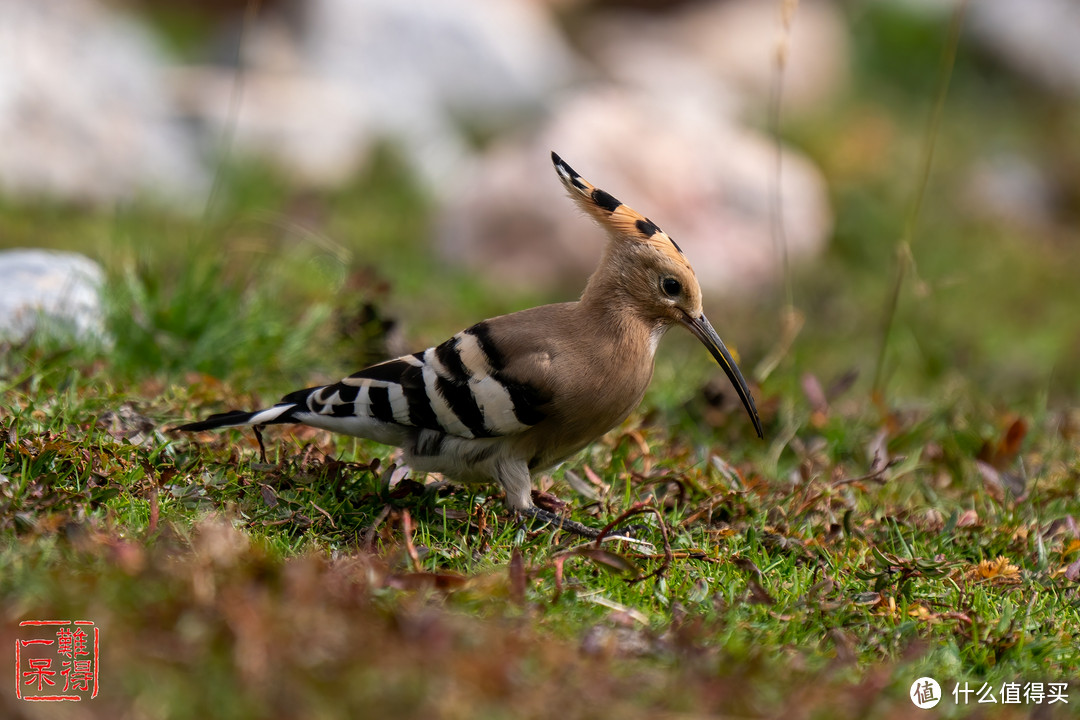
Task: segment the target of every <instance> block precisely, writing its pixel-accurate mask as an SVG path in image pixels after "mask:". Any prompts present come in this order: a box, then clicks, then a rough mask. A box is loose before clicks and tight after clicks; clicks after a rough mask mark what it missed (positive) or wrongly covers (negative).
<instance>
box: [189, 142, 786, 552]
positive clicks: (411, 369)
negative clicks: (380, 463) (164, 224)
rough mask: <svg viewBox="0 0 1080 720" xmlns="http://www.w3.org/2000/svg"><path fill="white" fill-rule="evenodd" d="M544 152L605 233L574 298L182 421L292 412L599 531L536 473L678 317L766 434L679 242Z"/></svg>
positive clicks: (583, 441)
mask: <svg viewBox="0 0 1080 720" xmlns="http://www.w3.org/2000/svg"><path fill="white" fill-rule="evenodd" d="M551 159H552V162H553V163H554V164H555V170H556V172H557V173H558V176H559V179H560V180H561V181H562V184H563V185H564V186H565V187H566V189H567V191H568V192H569V193H570V196H571V197H572V198H573V199H574V200H575V201H576V202H577V204H578V206H580V207H581V208H582V209H584V210H585V211H586V212H587V213H588V214H589V215H591V216H592V217H593V218H595V219H596V220H597V221H599V223H600V225H602V226H603V227H604V228H605V229H606V230H607V232H608V235H609V240H608V243H607V246H606V248H605V249H604V253H603V257H602V259H601V261H600V265H599V267H598V268H597V269H596V271H595V272H594V273H593V274H592V276H591V277H590V278H589V281H588V283H587V284H586V286H585V291H584V292H583V293H582V295H581V299H580V300H578V301H577V302H566V303H558V304H553V305H543V306H540V307H534V308H531V309H529V310H522V311H520V312H515V313H510V314H509V315H501V316H499V317H495V318H491V319H490V320H484V321H482V322H479V323H477V324H476V325H473V326H472V327H470V328H468V329H467V330H463V331H461V332H459V333H458V334H457V335H454V336H453V337H452V338H450V339H449V340H447V341H446V342H444V343H442V344H441V345H437V346H436V347H432V348H428V349H427V350H423V351H421V352H417V353H414V354H412V355H405V356H403V357H399V358H396V359H393V360H387V361H385V362H381V363H378V364H376V365H372V366H371V367H368V368H366V369H364V370H361V371H360V372H358V373H355V374H353V375H350V376H349V377H347V378H345V379H344V380H342V381H340V382H338V383H334V384H332V385H323V386H320V387H313V388H307V389H305V390H297V391H296V392H292V393H289V394H288V395H286V396H285V397H283V398H282V399H281V400H280V401H279V402H278V403H277V404H276V405H274V406H273V407H270V408H267V409H265V410H258V411H255V412H243V411H236V410H234V411H231V412H226V413H221V414H218V415H212V416H210V417H209V418H207V419H206V420H203V421H201V422H194V423H190V424H187V425H183V426H181V427H179V428H177V429H178V430H184V431H203V430H209V429H213V428H227V427H241V426H254V428H255V429H256V431H258V429H259V428H260V427H262V426H264V425H275V424H280V423H300V424H304V425H310V426H313V427H317V428H323V429H326V430H330V431H333V432H337V433H343V434H346V435H354V436H357V437H362V438H368V439H370V440H375V441H377V442H380V443H385V444H387V445H396V446H399V447H401V448H402V449H403V451H404V459H405V462H406V464H407V465H408V466H409V467H411V468H412V469H413V470H416V471H418V472H437V473H441V474H442V475H444V476H445V477H447V478H450V479H453V480H456V481H459V482H464V483H476V482H483V483H496V484H498V485H499V486H500V487H501V488H502V489H503V491H504V492H505V493H506V503H507V505H508V506H509V507H510V508H511V509H512V510H515V511H517V512H520V513H522V514H524V515H526V516H531V517H534V518H537V519H539V520H542V521H546V522H551V523H553V524H554V525H556V526H559V527H562V528H564V529H567V530H572V531H574V532H576V533H578V534H581V535H585V536H587V537H596V536H597V535H598V532H597V531H596V530H595V529H593V528H590V527H588V526H586V525H583V524H581V523H577V522H574V521H571V520H568V519H565V518H563V517H561V516H558V515H555V514H554V513H551V512H548V511H546V510H543V509H541V508H538V507H536V506H535V505H534V504H533V502H532V473H534V472H538V471H541V470H544V469H547V468H550V467H552V466H554V465H556V464H558V463H560V462H562V461H563V460H566V459H567V458H569V457H570V456H572V455H574V454H575V453H577V452H578V451H580V450H582V449H583V448H584V447H585V446H586V445H588V444H589V443H591V442H593V441H594V440H596V439H597V438H599V437H600V436H602V435H603V434H604V433H606V432H607V431H609V430H611V429H612V428H614V427H616V426H617V425H619V424H620V423H622V421H623V420H625V419H626V417H627V416H628V415H629V414H630V413H631V412H632V411H633V410H634V408H636V407H637V405H638V403H640V402H641V399H642V397H643V396H644V394H645V389H646V388H647V387H648V385H649V381H650V380H651V379H652V374H653V356H654V355H655V353H656V347H657V344H658V343H659V341H660V338H661V337H663V335H664V333H665V332H667V330H668V329H669V328H672V327H674V326H676V325H682V326H683V327H685V328H687V329H688V330H689V331H690V332H691V333H693V334H694V336H696V337H697V338H698V340H700V341H701V342H702V343H703V344H704V345H705V347H706V348H708V350H709V352H710V353H711V354H712V356H713V357H714V358H715V359H716V361H717V363H719V365H720V367H721V368H723V370H724V372H725V373H726V374H727V376H728V378H729V379H730V381H731V383H732V385H733V386H734V387H735V391H736V392H737V393H738V395H739V399H740V400H741V401H742V404H743V406H744V407H745V408H746V411H747V413H749V415H750V419H751V421H752V422H753V424H754V429H755V430H756V431H757V435H758V437H764V436H763V433H762V428H761V420H760V419H759V418H758V413H757V408H756V407H755V405H754V399H753V397H752V396H751V395H750V391H749V389H748V388H747V386H746V381H745V380H744V379H743V376H742V373H741V372H740V370H739V367H738V365H736V363H735V361H734V359H733V358H732V357H731V353H729V352H728V349H727V348H726V347H725V346H724V343H723V342H722V341H721V340H720V337H719V336H718V335H717V334H716V331H715V330H714V329H713V326H712V325H711V324H710V323H709V321H708V320H707V319H706V318H705V315H704V313H703V312H702V307H701V288H700V286H699V285H698V282H697V278H696V277H695V275H694V270H693V268H692V267H691V266H690V263H689V261H688V260H687V259H686V256H685V255H683V253H682V250H681V249H680V248H679V246H678V245H677V244H676V243H675V241H674V240H672V239H671V238H670V237H668V235H667V234H666V233H664V232H663V231H661V230H660V228H659V227H657V226H656V224H655V223H653V222H652V221H651V220H649V219H648V218H646V217H645V216H643V215H641V214H639V213H637V212H636V211H634V210H632V209H630V208H629V207H627V206H626V205H624V204H622V203H621V202H619V201H618V200H616V199H615V198H614V197H613V196H611V195H610V194H608V193H606V192H604V191H603V190H601V189H599V188H596V187H594V186H593V185H592V184H590V183H589V182H587V181H586V180H585V179H584V178H582V177H581V176H580V175H578V174H577V173H576V172H574V170H573V168H571V167H570V166H569V165H567V164H566V163H565V162H563V160H562V158H560V157H559V156H558V155H557V154H555V153H554V152H553V153H552V154H551ZM260 444H261V443H260Z"/></svg>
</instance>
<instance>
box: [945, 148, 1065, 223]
mask: <svg viewBox="0 0 1080 720" xmlns="http://www.w3.org/2000/svg"><path fill="white" fill-rule="evenodd" d="M962 187H963V196H962V199H963V200H964V204H965V205H966V207H967V209H968V210H969V211H970V212H972V213H973V214H975V215H979V216H982V217H985V218H989V219H993V220H999V221H1004V222H1007V223H1010V224H1013V225H1018V226H1022V227H1029V228H1049V227H1053V226H1054V225H1055V224H1056V222H1057V219H1058V218H1057V216H1058V214H1059V213H1058V195H1059V192H1058V189H1057V188H1056V187H1055V185H1054V183H1053V181H1052V180H1051V179H1050V178H1049V177H1048V175H1047V173H1046V172H1045V171H1044V170H1043V169H1042V168H1040V167H1039V166H1037V165H1036V164H1035V163H1033V162H1032V161H1031V160H1030V159H1029V158H1025V157H1023V156H1021V155H996V156H991V157H988V158H985V159H983V160H981V161H980V162H978V163H977V164H976V165H975V166H974V167H972V169H971V170H970V172H969V173H968V176H967V178H966V180H965V182H964V183H963V184H962Z"/></svg>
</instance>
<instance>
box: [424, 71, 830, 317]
mask: <svg viewBox="0 0 1080 720" xmlns="http://www.w3.org/2000/svg"><path fill="white" fill-rule="evenodd" d="M551 150H555V151H556V152H558V153H559V154H560V155H562V157H563V158H564V159H565V160H566V161H567V162H568V163H570V165H572V166H573V167H574V168H575V169H576V170H577V171H578V172H580V173H581V174H582V175H583V176H584V177H585V178H586V179H588V180H590V181H591V182H593V183H594V184H596V185H597V186H598V187H601V188H604V189H605V190H607V191H609V192H611V193H612V194H614V195H615V196H616V197H618V198H619V199H621V200H623V201H624V202H626V203H627V204H628V205H630V206H631V207H633V208H635V209H637V210H639V211H640V212H642V213H644V214H646V215H648V216H649V217H650V218H651V219H653V220H654V221H656V222H657V224H659V226H660V227H661V228H663V229H664V230H665V231H666V232H667V233H668V234H669V235H671V236H672V237H674V238H675V239H676V240H677V241H678V242H679V244H680V246H681V247H682V248H683V250H685V252H686V254H687V256H688V257H689V258H690V260H691V262H693V264H694V267H695V269H696V271H697V274H698V278H699V280H700V282H701V284H702V286H703V287H704V288H705V289H706V293H707V294H710V295H712V296H713V297H716V296H717V295H723V294H728V295H730V294H733V293H738V292H747V291H755V290H758V291H760V290H761V289H762V288H763V287H764V286H767V285H768V284H770V283H772V282H775V281H776V280H777V279H778V277H779V274H780V272H781V260H780V257H779V253H778V252H777V248H776V247H775V244H774V241H773V237H772V232H771V219H772V217H773V215H772V203H771V201H770V198H771V193H772V183H773V182H774V179H775V172H776V146H775V144H774V143H773V142H772V141H771V140H770V139H769V138H767V137H766V136H764V135H762V134H761V133H759V132H757V131H754V130H750V129H747V128H743V127H739V126H738V125H736V124H735V123H734V122H733V121H731V120H728V119H726V118H725V117H724V116H723V115H722V114H719V113H714V112H704V111H702V108H701V107H700V106H699V104H698V103H697V102H696V100H695V99H693V98H688V99H687V100H686V102H684V103H678V102H671V103H665V102H661V101H658V100H657V99H656V98H655V97H654V96H652V95H648V94H646V95H640V94H633V93H627V92H623V91H618V90H596V91H591V92H586V93H582V94H580V95H578V96H576V97H573V98H569V99H567V100H566V101H564V102H561V103H559V104H558V106H557V109H556V110H555V112H554V115H553V116H552V117H551V118H550V119H549V120H548V122H547V124H546V125H545V127H543V128H542V129H541V130H540V131H538V132H537V133H535V134H533V135H532V136H530V137H528V138H526V139H521V140H512V141H506V142H501V143H498V144H495V145H494V146H492V148H491V149H490V151H488V152H486V153H484V154H483V155H482V156H481V157H480V158H478V160H477V161H476V162H475V164H473V165H472V166H471V167H468V168H464V169H463V170H462V176H461V177H460V178H459V180H457V181H456V182H455V183H454V194H453V195H452V196H451V197H450V198H449V200H448V204H447V207H446V209H445V212H444V213H443V215H442V217H441V221H440V223H439V232H438V242H439V247H440V251H441V252H442V254H443V255H444V256H445V257H446V258H447V259H448V260H449V261H451V262H454V263H456V264H460V265H465V266H467V267H470V268H474V269H478V270H481V271H482V272H483V273H484V274H486V275H489V276H497V277H499V278H500V279H501V280H502V281H503V282H506V283H513V284H517V285H523V286H526V287H532V288H550V287H552V286H562V287H564V288H566V289H569V288H578V289H580V287H581V285H582V283H583V282H584V280H585V278H586V277H587V275H588V274H589V273H591V272H592V270H593V269H594V268H595V266H596V263H597V261H598V260H599V257H600V252H601V249H602V247H603V243H604V238H603V236H602V234H601V233H600V231H599V230H598V229H597V228H596V227H595V225H594V224H593V223H591V222H589V221H588V220H587V219H585V218H584V217H582V214H581V213H580V212H577V211H575V210H574V208H573V207H572V206H571V203H570V200H569V199H567V198H566V197H565V193H564V192H563V190H562V187H561V185H560V184H559V183H558V181H557V179H556V178H555V174H554V171H553V170H552V168H551V163H550V160H549V153H550V151H551ZM781 196H782V207H783V218H784V225H785V229H786V235H787V246H788V252H789V255H790V258H791V259H792V260H793V261H797V260H800V259H805V258H808V257H812V256H814V255H816V254H818V253H819V252H820V251H821V250H822V249H823V248H824V246H825V242H826V239H827V237H828V235H829V233H830V232H831V228H832V216H831V211H830V208H829V204H828V196H827V189H826V185H825V181H824V178H823V177H822V175H821V173H820V172H819V171H818V170H817V168H816V167H815V166H814V165H813V164H812V163H810V162H809V161H808V160H807V159H806V158H805V157H803V156H802V155H800V154H798V153H796V152H794V151H792V150H789V149H785V150H784V153H783V160H782V188H781Z"/></svg>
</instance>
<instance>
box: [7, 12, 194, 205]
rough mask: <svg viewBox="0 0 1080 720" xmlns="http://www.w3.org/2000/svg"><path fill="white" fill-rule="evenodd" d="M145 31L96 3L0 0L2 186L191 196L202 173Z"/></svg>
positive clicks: (56, 193) (22, 191) (50, 192)
mask: <svg viewBox="0 0 1080 720" xmlns="http://www.w3.org/2000/svg"><path fill="white" fill-rule="evenodd" d="M164 62H165V61H164V59H163V57H162V55H161V53H160V52H159V50H158V48H157V47H156V46H155V44H154V42H153V41H152V39H151V37H150V36H149V35H148V34H147V33H146V32H145V31H144V30H143V29H142V28H140V27H139V26H138V25H137V24H135V23H133V22H130V21H127V20H125V19H124V18H122V17H120V16H119V15H116V14H114V13H113V12H112V11H111V10H107V9H105V8H104V7H103V6H101V5H99V4H98V3H97V2H94V0H47V1H46V0H42V1H40V2H25V1H24V0H0V137H2V138H4V140H3V142H2V143H0V190H2V191H3V192H4V193H6V194H11V195H20V196H27V195H31V196H32V195H46V196H53V197H59V198H64V199H69V200H76V201H89V202H105V201H114V200H127V199H130V198H133V197H135V196H138V195H151V196H156V197H158V198H160V199H163V200H180V201H181V202H189V201H191V200H192V199H196V198H199V197H201V193H202V192H203V191H204V190H205V188H206V187H207V185H208V183H207V175H206V172H205V170H204V168H203V166H202V165H201V164H200V161H199V159H198V155H197V152H196V146H195V142H194V139H193V137H192V136H191V135H190V134H189V133H188V132H187V131H186V130H185V129H184V128H183V127H181V126H180V125H179V124H178V122H177V119H176V117H175V114H174V113H173V111H172V107H171V104H170V100H169V98H168V97H167V96H166V95H165V94H164V89H163V88H164V83H163V78H162V68H163V66H164Z"/></svg>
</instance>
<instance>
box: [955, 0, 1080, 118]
mask: <svg viewBox="0 0 1080 720" xmlns="http://www.w3.org/2000/svg"><path fill="white" fill-rule="evenodd" d="M970 12H971V17H970V23H971V29H972V32H973V34H974V35H975V37H977V38H979V39H980V41H981V42H982V43H983V44H984V45H985V46H986V47H987V48H989V49H990V50H991V51H992V52H994V53H995V54H997V55H998V56H999V57H1001V58H1002V59H1003V60H1004V61H1005V62H1006V63H1008V64H1009V65H1010V66H1012V67H1013V68H1014V69H1015V70H1017V71H1018V72H1020V73H1021V74H1023V75H1026V76H1027V77H1029V78H1031V79H1033V80H1035V81H1036V82H1038V83H1039V84H1041V85H1043V86H1044V87H1046V88H1048V89H1049V90H1052V91H1055V92H1060V93H1064V94H1066V95H1069V96H1072V97H1076V96H1078V95H1080V43H1077V41H1076V39H1077V37H1078V36H1080V2H1077V1H1076V0H1025V2H1022V3H1019V2H1016V1H1015V0H979V2H975V3H972V4H971V8H970Z"/></svg>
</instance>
